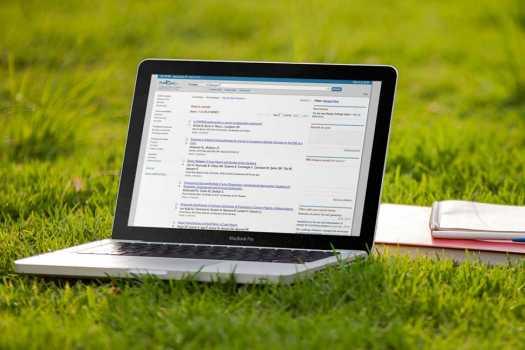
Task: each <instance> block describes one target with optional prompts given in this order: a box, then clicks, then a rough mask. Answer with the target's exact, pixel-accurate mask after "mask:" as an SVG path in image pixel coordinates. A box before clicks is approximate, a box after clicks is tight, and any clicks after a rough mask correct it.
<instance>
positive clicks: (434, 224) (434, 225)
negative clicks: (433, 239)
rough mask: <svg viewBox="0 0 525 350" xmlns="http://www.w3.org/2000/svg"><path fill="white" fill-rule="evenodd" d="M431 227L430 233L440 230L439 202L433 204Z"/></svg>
mask: <svg viewBox="0 0 525 350" xmlns="http://www.w3.org/2000/svg"><path fill="white" fill-rule="evenodd" d="M429 226H430V231H435V230H438V229H439V202H434V203H433V204H432V211H431V213H430V222H429Z"/></svg>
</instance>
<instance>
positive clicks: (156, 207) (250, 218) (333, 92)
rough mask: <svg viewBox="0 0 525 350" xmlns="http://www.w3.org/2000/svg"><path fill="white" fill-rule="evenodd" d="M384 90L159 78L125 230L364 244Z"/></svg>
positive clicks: (339, 83) (368, 84)
mask: <svg viewBox="0 0 525 350" xmlns="http://www.w3.org/2000/svg"><path fill="white" fill-rule="evenodd" d="M380 88H381V82H376V81H362V80H321V79H288V78H260V77H231V76H228V77H221V76H186V75H160V74H159V75H153V76H152V79H151V83H150V89H149V96H148V103H147V109H146V116H145V122H144V129H143V135H142V139H141V147H140V153H139V160H138V165H137V173H136V176H135V184H134V190H133V196H132V202H131V210H130V216H129V222H128V224H129V225H130V226H141V227H163V228H182V229H205V230H225V231H255V232H280V233H290V234H294V233H296V234H316V235H346V236H358V235H359V232H360V225H361V217H362V213H363V206H364V197H365V192H366V183H367V179H368V169H369V165H370V164H369V163H370V157H371V150H372V142H373V134H374V128H375V122H376V115H377V108H378V102H379V92H380Z"/></svg>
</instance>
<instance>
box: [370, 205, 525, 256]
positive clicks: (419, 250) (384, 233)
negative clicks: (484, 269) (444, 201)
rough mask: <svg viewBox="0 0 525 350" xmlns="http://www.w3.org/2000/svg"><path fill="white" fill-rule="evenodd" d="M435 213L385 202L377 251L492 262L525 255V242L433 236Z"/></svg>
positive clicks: (376, 245) (380, 221)
mask: <svg viewBox="0 0 525 350" xmlns="http://www.w3.org/2000/svg"><path fill="white" fill-rule="evenodd" d="M431 213H432V208H430V207H420V206H412V205H399V204H382V205H381V207H380V210H379V216H378V222H377V229H376V235H375V246H374V247H375V250H376V251H377V252H382V251H385V250H390V251H396V252H402V253H407V254H409V255H430V256H436V257H446V258H452V259H454V260H456V261H462V260H465V259H479V260H481V261H484V262H487V263H491V264H499V263H507V262H509V261H517V260H521V259H522V258H525V244H524V243H515V242H502V241H486V240H475V239H447V238H437V237H433V236H432V233H431V230H430V217H431Z"/></svg>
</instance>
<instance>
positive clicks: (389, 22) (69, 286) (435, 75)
mask: <svg viewBox="0 0 525 350" xmlns="http://www.w3.org/2000/svg"><path fill="white" fill-rule="evenodd" d="M524 56H525V6H523V1H522V0H515V1H507V0H501V1H492V0H472V1H455V2H452V1H450V2H447V1H428V2H421V1H415V0H407V1H402V2H399V3H398V4H395V5H394V4H392V2H390V1H376V2H370V1H365V0H357V1H326V0H325V1H296V2H290V1H258V2H256V1H226V2H224V1H221V2H219V1H182V2H179V1H176V2H174V1H155V2H138V1H137V2H125V1H58V0H57V1H19V2H14V1H8V0H3V1H1V3H0V76H1V79H0V123H1V124H0V125H1V127H0V348H12V347H15V348H109V347H112V348H125V347H138V348H141V347H149V348H179V347H188V348H195V349H201V348H207V347H218V348H225V349H230V348H261V349H267V348H286V349H288V348H327V347H330V348H420V347H426V348H434V349H442V348H454V349H457V348H464V349H479V348H487V349H489V348H490V349H492V348H509V349H510V348H512V349H514V348H525V264H524V265H522V266H498V267H488V266H484V265H482V264H478V263H472V262H471V263H465V264H461V265H457V264H453V263H452V262H450V261H445V260H438V261H435V260H434V261H433V260H428V259H426V258H417V259H415V260H409V259H408V258H406V257H399V256H394V255H389V254H387V255H383V256H374V257H372V258H370V259H368V260H366V261H362V262H359V263H356V264H353V265H346V266H345V265H341V266H337V267H334V268H331V269H328V270H327V271H324V272H322V273H319V274H317V275H316V276H315V277H313V278H311V279H308V280H304V281H301V282H299V283H297V284H295V285H291V286H269V285H268V286H237V285H235V284H232V283H226V284H222V285H209V284H200V283H195V282H192V281H171V282H161V281H158V280H155V279H148V278H146V279H143V280H138V281H113V282H108V281H92V282H90V281H63V280H45V279H39V278H31V277H23V276H17V275H15V274H14V273H13V262H14V260H15V259H17V258H21V257H25V256H28V255H31V254H36V253H40V252H45V251H50V250H54V249H58V248H63V247H66V246H69V245H73V244H78V243H82V242H87V241H90V240H95V239H100V238H105V237H109V236H110V234H111V223H112V215H113V210H114V203H115V197H116V191H117V184H118V175H119V171H120V165H121V161H122V155H123V150H124V138H125V134H126V129H127V121H128V113H129V108H130V102H131V94H132V89H133V84H134V76H135V70H136V66H137V63H138V62H139V61H140V60H141V59H142V58H145V57H168V58H202V59H242V60H268V61H273V60H275V61H297V62H303V61H308V62H338V63H385V64H393V65H395V66H397V68H398V69H399V85H398V90H397V101H396V107H395V112H394V119H393V132H392V137H391V144H390V148H389V155H388V165H387V172H386V176H385V185H384V191H383V198H382V200H383V201H384V202H393V203H406V204H419V205H430V204H431V203H432V201H434V200H438V199H448V198H461V199H468V200H478V201H487V202H495V203H508V204H521V205H525V61H524V60H523V57H524Z"/></svg>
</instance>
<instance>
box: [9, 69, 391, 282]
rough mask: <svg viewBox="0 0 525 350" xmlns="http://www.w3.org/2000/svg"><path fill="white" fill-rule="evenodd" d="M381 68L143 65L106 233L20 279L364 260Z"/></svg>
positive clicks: (47, 258) (269, 276)
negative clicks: (107, 235)
mask: <svg viewBox="0 0 525 350" xmlns="http://www.w3.org/2000/svg"><path fill="white" fill-rule="evenodd" d="M396 80H397V72H396V69H395V68H393V67H391V66H372V65H343V64H303V63H300V64H295V63H262V62H228V61H220V62H219V61H191V60H164V59H147V60H144V61H142V62H141V63H140V64H139V66H138V72H137V78H136V85H135V92H134V96H133V103H132V108H131V116H130V122H129V130H128V137H127V141H126V149H125V155H124V161H123V166H122V172H121V178H120V185H119V192H118V197H117V203H116V210H115V217H114V224H113V229H112V235H111V239H104V240H100V241H96V242H90V243H86V244H81V245H77V246H74V247H71V248H67V249H63V250H59V251H55V252H50V253H44V254H41V255H37V256H32V257H28V258H25V259H21V260H17V261H16V262H15V269H16V271H17V272H19V273H24V274H33V275H47V276H62V277H77V278H84V277H86V278H104V277H137V276H143V275H154V276H157V277H159V278H161V279H182V278H192V279H195V280H199V281H223V280H231V279H232V278H233V279H234V280H235V281H236V282H237V283H259V282H291V281H293V280H294V279H296V278H298V277H300V276H306V275H309V274H311V273H313V272H315V271H317V270H320V269H322V268H324V267H327V266H330V265H333V264H338V263H342V262H350V261H353V260H355V259H358V258H362V257H366V256H367V254H369V252H370V250H371V248H372V244H373V241H374V233H375V227H376V219H377V213H378V207H379V200H380V194H381V184H382V178H383V172H384V166H385V156H386V151H387V144H388V137H389V128H390V119H391V113H392V106H393V100H394V92H395V85H396Z"/></svg>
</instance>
